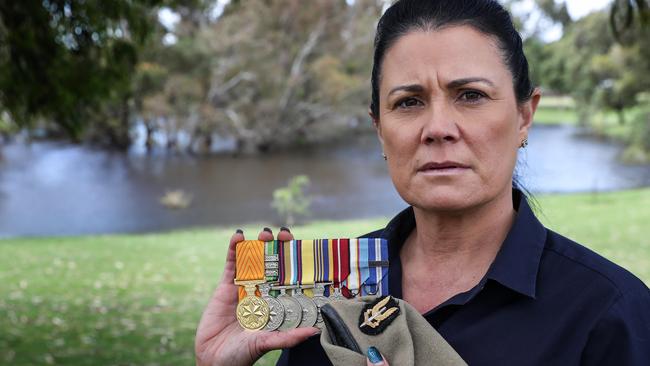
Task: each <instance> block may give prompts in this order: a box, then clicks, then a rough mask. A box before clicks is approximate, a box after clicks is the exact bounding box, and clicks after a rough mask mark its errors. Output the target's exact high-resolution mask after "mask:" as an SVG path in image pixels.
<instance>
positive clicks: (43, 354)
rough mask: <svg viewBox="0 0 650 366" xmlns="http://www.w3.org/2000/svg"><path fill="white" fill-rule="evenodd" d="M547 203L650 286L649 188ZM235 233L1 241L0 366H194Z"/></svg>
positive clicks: (363, 226)
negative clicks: (197, 338)
mask: <svg viewBox="0 0 650 366" xmlns="http://www.w3.org/2000/svg"><path fill="white" fill-rule="evenodd" d="M539 201H540V203H541V207H542V215H541V216H542V220H543V221H544V222H545V223H547V224H548V225H549V226H550V227H551V228H554V229H556V230H557V231H559V232H561V233H563V234H565V235H567V236H569V237H571V238H573V239H575V240H577V241H579V242H581V243H584V244H586V245H588V246H589V247H591V248H593V249H594V250H596V251H597V252H599V253H601V254H602V255H604V256H605V257H607V258H610V259H612V260H614V261H616V262H618V263H619V264H621V265H623V266H624V267H626V268H628V269H630V270H631V271H632V272H633V273H635V274H636V275H637V276H639V277H640V278H642V279H643V280H644V281H645V282H646V283H650V239H649V238H650V225H647V223H648V222H650V209H648V207H650V189H643V190H634V191H625V192H618V193H606V194H599V195H591V194H584V195H569V196H555V195H554V196H542V197H540V198H539ZM386 222H387V219H386V218H379V219H373V220H354V221H344V222H316V223H312V224H310V225H306V226H301V227H295V228H293V232H294V234H295V235H296V237H302V238H312V237H349V236H355V235H359V234H362V233H365V232H367V231H370V230H373V229H375V228H379V227H381V226H383V225H385V224H386ZM260 227H261V225H248V226H246V227H244V230H245V232H246V233H248V234H253V235H255V234H256V232H257V230H259V228H260ZM234 229H235V228H234V227H228V228H220V229H214V230H209V229H197V230H188V231H176V232H170V233H158V234H147V235H109V236H90V237H74V238H43V239H31V238H22V239H9V240H2V241H0V329H1V331H0V364H13V365H31V364H66V365H108V364H110V365H118V364H119V365H129V364H134V365H136V364H137V365H189V364H193V362H194V361H193V360H194V358H193V351H192V350H193V337H194V331H195V328H196V325H197V323H198V320H199V317H200V314H201V312H202V310H203V307H204V306H205V303H206V301H207V299H208V297H209V294H210V293H211V292H212V290H213V288H214V286H215V285H216V283H217V281H218V279H219V276H220V273H221V269H222V267H223V261H224V258H223V254H224V253H225V250H226V246H227V242H228V239H229V237H230V235H231V233H232V232H233V231H234ZM277 357H278V352H273V353H270V354H268V355H267V356H266V357H264V358H263V359H262V360H261V361H260V362H259V363H258V364H259V365H272V364H274V363H275V360H276V359H277Z"/></svg>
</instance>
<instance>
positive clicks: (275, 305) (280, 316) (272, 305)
mask: <svg viewBox="0 0 650 366" xmlns="http://www.w3.org/2000/svg"><path fill="white" fill-rule="evenodd" d="M258 288H259V289H260V293H261V294H262V299H264V301H266V303H267V304H269V321H268V323H266V327H264V330H268V331H271V330H276V329H278V328H279V327H280V325H282V321H283V320H284V306H282V303H281V302H280V301H278V299H276V298H275V297H273V296H271V295H270V294H269V291H270V290H271V285H269V284H268V283H264V284H261V285H259V286H258Z"/></svg>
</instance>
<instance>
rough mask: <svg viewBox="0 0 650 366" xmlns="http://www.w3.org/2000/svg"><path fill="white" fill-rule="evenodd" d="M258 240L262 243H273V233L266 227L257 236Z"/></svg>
mask: <svg viewBox="0 0 650 366" xmlns="http://www.w3.org/2000/svg"><path fill="white" fill-rule="evenodd" d="M257 240H261V241H271V240H273V231H271V229H269V228H268V227H265V228H264V229H262V231H260V233H259V235H257Z"/></svg>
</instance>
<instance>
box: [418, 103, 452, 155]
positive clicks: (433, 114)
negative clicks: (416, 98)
mask: <svg viewBox="0 0 650 366" xmlns="http://www.w3.org/2000/svg"><path fill="white" fill-rule="evenodd" d="M456 117H457V116H455V115H454V114H453V113H452V112H451V110H450V107H449V106H447V105H445V104H443V103H439V104H431V105H430V108H429V110H428V112H427V114H426V117H425V118H426V119H425V121H424V126H423V127H422V136H421V142H422V143H423V144H426V145H430V144H434V143H443V142H455V141H457V140H458V139H459V137H460V131H459V130H458V125H457V124H456V121H455V118H456Z"/></svg>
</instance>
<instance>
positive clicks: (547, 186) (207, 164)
mask: <svg viewBox="0 0 650 366" xmlns="http://www.w3.org/2000/svg"><path fill="white" fill-rule="evenodd" d="M576 132H577V131H576V130H575V129H574V128H572V127H553V128H550V127H541V128H535V129H534V130H533V131H532V133H531V136H530V139H529V140H530V145H529V147H528V148H527V149H526V150H525V152H524V153H523V154H522V155H521V163H522V164H520V169H519V172H520V174H522V175H523V178H524V183H525V184H526V186H527V187H529V188H531V189H532V190H533V191H535V192H574V191H590V190H594V189H598V190H613V189H622V188H630V187H638V186H647V185H650V168H649V167H648V166H623V165H620V164H618V163H617V162H616V155H617V154H618V153H619V151H620V147H618V146H616V145H613V144H605V143H601V142H597V141H594V140H591V139H585V138H580V137H577V136H576ZM1 156H2V159H0V236H15V235H77V234H88V233H111V232H139V231H153V230H162V229H171V228H178V227H186V226H193V225H224V224H237V223H243V222H251V221H269V220H273V219H277V217H276V216H275V214H274V213H273V211H272V209H271V208H270V200H271V196H272V192H273V190H274V189H275V188H277V187H279V186H283V185H285V184H286V182H287V180H288V179H289V178H290V177H292V176H294V175H297V174H307V175H308V176H309V177H310V178H311V181H312V185H311V188H310V193H311V195H312V196H313V197H314V201H313V204H312V206H313V217H312V218H331V219H337V218H350V217H370V216H380V215H384V216H390V215H393V214H394V213H396V212H397V211H398V210H400V209H401V208H402V207H404V206H405V204H404V202H403V201H402V200H401V199H400V198H399V196H398V195H397V193H396V192H395V190H394V188H393V185H392V182H391V181H390V178H389V176H388V173H387V170H386V167H385V163H384V161H383V159H382V158H381V151H380V148H379V144H378V143H377V142H376V138H375V137H374V136H363V137H359V138H355V139H354V140H352V141H350V142H347V143H340V144H336V145H331V146H324V147H318V148H314V149H308V150H304V149H303V150H296V151H287V152H284V153H280V154H274V155H269V156H259V157H239V158H235V157H230V156H213V157H206V158H196V157H191V156H165V155H159V156H147V155H143V154H139V153H132V154H121V153H116V152H107V151H102V150H94V149H90V148H87V147H81V146H71V145H67V144H61V143H52V142H38V143H32V144H30V145H25V144H20V143H14V144H11V145H9V146H5V147H4V148H3V149H2V155H1ZM172 189H183V190H185V191H187V192H189V193H190V194H191V195H192V196H193V198H194V199H193V201H192V205H191V207H190V208H189V209H187V210H179V211H173V210H167V209H165V208H163V207H162V206H161V204H160V203H159V198H160V197H161V196H163V195H164V193H165V192H166V191H167V190H172Z"/></svg>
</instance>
